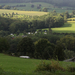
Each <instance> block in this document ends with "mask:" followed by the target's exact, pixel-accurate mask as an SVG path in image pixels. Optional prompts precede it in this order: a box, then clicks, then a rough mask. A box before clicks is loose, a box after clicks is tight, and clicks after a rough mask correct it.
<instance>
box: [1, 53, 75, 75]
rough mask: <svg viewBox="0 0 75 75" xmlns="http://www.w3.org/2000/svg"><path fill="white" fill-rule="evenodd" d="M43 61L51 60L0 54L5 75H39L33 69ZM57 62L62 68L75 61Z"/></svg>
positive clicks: (48, 61) (74, 64) (71, 64)
mask: <svg viewBox="0 0 75 75" xmlns="http://www.w3.org/2000/svg"><path fill="white" fill-rule="evenodd" d="M43 61H45V62H46V63H50V62H51V61H50V60H38V59H23V58H19V57H12V56H7V55H4V54H0V67H1V68H2V69H3V70H4V71H5V75H39V74H38V73H35V72H34V71H35V69H36V67H37V65H38V64H39V63H40V62H43ZM59 64H60V65H61V66H62V67H64V68H66V67H67V66H74V67H75V63H72V62H63V61H60V62H59ZM40 75H43V74H40ZM44 75H45V74H44ZM46 75H47V74H46ZM48 75H49V74H48ZM51 75H56V74H51ZM57 75H58V74H57ZM59 75H60V74H59ZM65 75H66V73H65ZM68 75H69V74H68Z"/></svg>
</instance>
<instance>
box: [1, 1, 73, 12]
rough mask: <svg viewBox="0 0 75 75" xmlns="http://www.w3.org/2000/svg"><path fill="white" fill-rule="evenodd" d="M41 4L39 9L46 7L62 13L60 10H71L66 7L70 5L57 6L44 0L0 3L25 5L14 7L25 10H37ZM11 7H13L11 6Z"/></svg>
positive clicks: (49, 10)
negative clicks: (43, 0) (41, 0)
mask: <svg viewBox="0 0 75 75" xmlns="http://www.w3.org/2000/svg"><path fill="white" fill-rule="evenodd" d="M39 4H41V8H40V9H41V10H42V9H43V8H44V7H46V8H48V12H51V11H53V10H56V12H58V13H62V12H66V11H68V12H69V13H71V12H72V10H70V9H67V8H72V7H61V8H60V7H58V6H54V5H52V4H49V3H44V2H33V3H31V2H30V3H0V5H9V6H16V5H26V6H25V7H16V8H17V9H18V10H25V11H32V10H33V11H39V9H37V6H38V5H39ZM31 5H34V8H31ZM11 9H13V8H11Z"/></svg>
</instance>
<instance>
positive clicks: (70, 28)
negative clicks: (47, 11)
mask: <svg viewBox="0 0 75 75" xmlns="http://www.w3.org/2000/svg"><path fill="white" fill-rule="evenodd" d="M51 29H52V31H53V32H58V33H75V23H71V22H69V23H65V24H64V25H63V26H62V27H58V28H51ZM43 30H48V28H46V29H43Z"/></svg>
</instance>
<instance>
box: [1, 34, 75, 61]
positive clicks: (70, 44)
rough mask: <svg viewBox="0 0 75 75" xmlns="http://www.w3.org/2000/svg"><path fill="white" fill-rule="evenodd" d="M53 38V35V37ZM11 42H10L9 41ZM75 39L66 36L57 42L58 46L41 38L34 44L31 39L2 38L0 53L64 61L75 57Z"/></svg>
mask: <svg viewBox="0 0 75 75" xmlns="http://www.w3.org/2000/svg"><path fill="white" fill-rule="evenodd" d="M51 36H52V35H51ZM8 40H9V41H8ZM74 45H75V37H73V36H69V35H67V36H64V37H62V38H60V39H57V40H56V44H54V43H51V42H50V41H49V40H48V39H46V38H45V37H44V38H41V39H38V40H36V41H35V42H33V40H32V39H31V38H29V37H24V38H21V37H16V38H15V39H11V38H10V37H5V38H2V37H0V52H1V53H2V52H3V53H8V54H9V55H12V53H14V55H15V56H20V55H25V56H26V55H27V56H30V57H31V58H36V59H52V58H53V59H58V60H64V59H66V58H71V57H73V56H75V46H74Z"/></svg>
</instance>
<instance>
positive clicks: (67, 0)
mask: <svg viewBox="0 0 75 75" xmlns="http://www.w3.org/2000/svg"><path fill="white" fill-rule="evenodd" d="M24 2H25V3H26V2H45V3H50V4H54V5H56V6H59V7H61V6H71V7H75V4H74V3H75V0H0V3H24Z"/></svg>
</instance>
